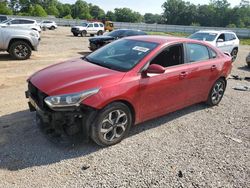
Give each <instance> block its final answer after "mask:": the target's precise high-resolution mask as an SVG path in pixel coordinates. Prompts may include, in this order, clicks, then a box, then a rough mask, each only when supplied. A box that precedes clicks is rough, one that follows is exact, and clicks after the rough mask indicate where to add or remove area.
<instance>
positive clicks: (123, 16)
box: [115, 8, 143, 22]
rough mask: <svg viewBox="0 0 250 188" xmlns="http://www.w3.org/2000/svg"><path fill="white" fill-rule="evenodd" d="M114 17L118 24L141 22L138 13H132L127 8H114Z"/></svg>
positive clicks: (141, 17)
mask: <svg viewBox="0 0 250 188" xmlns="http://www.w3.org/2000/svg"><path fill="white" fill-rule="evenodd" d="M115 17H116V21H118V22H141V21H142V20H143V16H142V15H141V14H140V13H139V12H134V11H132V10H131V9H129V8H116V9H115Z"/></svg>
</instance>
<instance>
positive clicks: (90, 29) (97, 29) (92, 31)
mask: <svg viewBox="0 0 250 188" xmlns="http://www.w3.org/2000/svg"><path fill="white" fill-rule="evenodd" d="M71 32H72V33H73V35H74V36H78V35H81V36H82V37H86V36H87V35H90V36H94V35H103V33H104V25H103V23H99V22H90V23H82V24H81V25H79V26H73V27H72V28H71Z"/></svg>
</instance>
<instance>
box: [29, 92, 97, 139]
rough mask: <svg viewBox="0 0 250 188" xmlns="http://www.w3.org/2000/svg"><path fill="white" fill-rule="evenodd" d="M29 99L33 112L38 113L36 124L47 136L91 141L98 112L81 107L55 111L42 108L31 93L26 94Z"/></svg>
mask: <svg viewBox="0 0 250 188" xmlns="http://www.w3.org/2000/svg"><path fill="white" fill-rule="evenodd" d="M25 95H26V98H28V99H29V102H28V105H29V109H30V111H31V112H34V111H35V112H36V123H37V124H38V125H39V127H40V128H41V129H42V130H43V132H45V133H46V134H49V135H53V136H55V137H67V138H70V139H71V140H77V141H84V142H87V141H89V138H90V134H89V133H90V126H91V124H92V123H93V120H94V118H95V116H96V113H97V110H95V109H93V108H91V107H88V106H84V105H80V106H79V107H77V108H75V109H72V108H71V109H66V108H65V109H64V110H63V111H54V110H51V109H49V108H48V107H46V106H41V105H40V104H41V103H40V102H38V101H37V99H36V97H34V96H32V93H31V92H30V91H26V92H25Z"/></svg>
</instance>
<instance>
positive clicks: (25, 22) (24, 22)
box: [20, 20, 34, 24]
mask: <svg viewBox="0 0 250 188" xmlns="http://www.w3.org/2000/svg"><path fill="white" fill-rule="evenodd" d="M33 23H34V21H31V20H20V24H33Z"/></svg>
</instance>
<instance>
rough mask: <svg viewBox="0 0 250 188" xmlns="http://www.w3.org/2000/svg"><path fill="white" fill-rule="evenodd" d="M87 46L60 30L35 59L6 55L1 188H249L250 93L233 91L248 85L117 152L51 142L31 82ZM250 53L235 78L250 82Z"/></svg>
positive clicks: (155, 125) (0, 90) (147, 130)
mask: <svg viewBox="0 0 250 188" xmlns="http://www.w3.org/2000/svg"><path fill="white" fill-rule="evenodd" d="M87 47H88V43H87V38H81V37H72V36H71V35H70V32H69V28H59V29H58V30H56V31H45V32H43V33H42V41H41V45H40V49H39V51H38V52H35V53H33V55H32V57H31V59H30V60H28V61H23V62H19V61H13V60H11V59H10V57H9V56H8V55H7V54H5V53H1V54H0V187H195V188H198V187H244V188H245V187H250V186H249V185H250V92H243V91H236V90H233V89H232V87H234V86H236V85H242V84H243V85H244V84H245V85H250V82H248V81H239V80H233V79H229V80H228V87H227V90H226V93H225V96H224V98H223V100H222V101H221V103H220V105H219V106H216V107H213V108H208V107H207V106H205V105H204V104H198V105H194V106H191V107H188V108H186V109H183V110H180V111H177V112H174V113H171V114H168V115H166V116H163V117H161V118H157V119H154V120H151V121H148V122H145V123H143V124H140V125H138V126H135V127H133V128H132V130H131V133H130V134H129V136H128V138H126V139H125V140H123V141H122V142H121V143H119V144H117V145H115V146H112V147H108V148H101V147H99V146H97V145H95V144H94V143H92V142H90V143H88V144H80V145H76V146H63V145H60V144H54V143H52V142H50V141H48V139H47V138H46V137H45V136H44V135H43V134H42V133H41V132H40V130H39V129H38V127H37V126H36V125H35V123H34V114H33V113H30V112H29V111H28V110H27V100H26V99H25V97H24V91H25V90H26V87H27V86H26V82H25V80H26V79H27V77H28V76H29V75H30V74H32V73H33V72H35V71H37V70H39V69H41V68H43V67H46V66H48V65H50V64H53V63H55V62H58V61H62V60H65V59H69V58H71V57H79V56H81V55H83V54H85V53H87V52H88V48H87ZM249 51H250V47H249V46H241V48H240V51H239V57H238V59H237V61H236V62H235V63H234V68H233V71H232V74H233V75H235V74H236V75H240V76H250V69H248V68H246V66H245V57H246V55H247V54H248V52H249Z"/></svg>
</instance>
